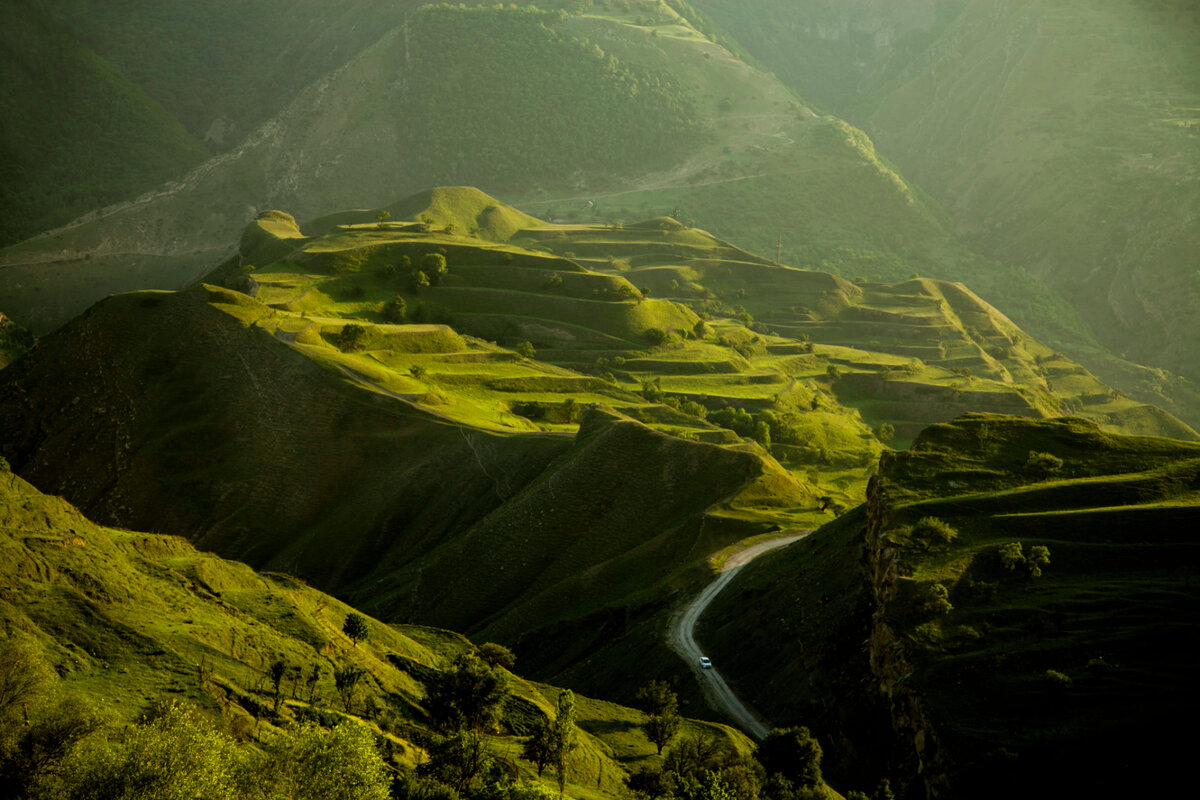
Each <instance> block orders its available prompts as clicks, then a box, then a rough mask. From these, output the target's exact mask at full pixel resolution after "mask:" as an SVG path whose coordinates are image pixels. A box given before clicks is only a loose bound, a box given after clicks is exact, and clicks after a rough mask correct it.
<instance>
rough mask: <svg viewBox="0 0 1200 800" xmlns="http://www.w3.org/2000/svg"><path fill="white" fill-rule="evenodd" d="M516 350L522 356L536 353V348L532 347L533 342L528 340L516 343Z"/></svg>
mask: <svg viewBox="0 0 1200 800" xmlns="http://www.w3.org/2000/svg"><path fill="white" fill-rule="evenodd" d="M517 352H518V353H520V354H521V357H522V358H533V357H534V356H536V355H537V350H535V349H534V347H533V343H532V342H529V341H525V342H521V343H520V344H519V345H517Z"/></svg>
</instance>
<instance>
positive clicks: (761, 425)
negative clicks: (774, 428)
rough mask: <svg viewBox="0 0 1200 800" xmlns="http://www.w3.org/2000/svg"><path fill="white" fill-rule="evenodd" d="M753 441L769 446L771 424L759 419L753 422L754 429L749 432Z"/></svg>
mask: <svg viewBox="0 0 1200 800" xmlns="http://www.w3.org/2000/svg"><path fill="white" fill-rule="evenodd" d="M751 436H752V438H753V439H754V441H756V442H758V443H759V444H761V445H762V446H763V447H770V446H771V426H770V425H768V424H767V423H766V422H765V421H764V420H759V421H758V422H756V423H754V431H753V433H752V434H751Z"/></svg>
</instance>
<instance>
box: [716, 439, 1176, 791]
mask: <svg viewBox="0 0 1200 800" xmlns="http://www.w3.org/2000/svg"><path fill="white" fill-rule="evenodd" d="M1035 454H1041V455H1038V456H1036V457H1035ZM1045 454H1049V456H1052V458H1051V457H1047V456H1046V455H1045ZM1055 459H1058V460H1057V461H1056V460H1055ZM1198 476H1200V447H1198V446H1197V445H1196V444H1194V443H1182V442H1173V441H1169V440H1163V439H1140V438H1128V437H1117V436H1109V435H1106V434H1103V433H1101V432H1100V431H1098V430H1097V429H1096V428H1095V427H1093V426H1092V425H1090V424H1088V423H1085V422H1083V421H1081V420H1069V419H1067V420H1054V421H1031V420H1020V419H1015V418H1007V417H999V416H993V415H970V416H967V417H964V418H962V419H960V420H956V421H955V422H954V423H951V424H947V425H935V426H932V427H930V428H929V429H927V430H926V431H925V432H924V433H922V435H921V436H920V437H918V439H917V441H916V442H914V444H913V447H912V449H911V451H908V452H898V453H890V454H888V455H886V456H885V457H884V458H883V459H882V461H881V465H880V475H879V478H878V479H877V480H876V481H874V482H873V484H872V489H871V491H870V493H869V497H868V502H867V504H866V505H865V506H864V507H863V508H862V509H860V510H858V511H856V512H854V514H851V515H847V516H846V517H845V518H843V519H841V520H839V521H838V522H836V523H834V524H832V525H830V526H829V527H828V528H827V529H822V530H821V531H818V532H817V533H815V534H813V535H811V536H809V537H808V538H807V539H805V540H804V541H803V542H800V543H797V544H796V545H793V546H792V547H789V548H787V549H786V550H784V551H782V552H781V553H780V554H778V555H775V556H772V557H771V558H764V559H763V560H762V562H763V563H761V564H759V563H756V564H754V565H753V566H751V567H749V568H747V570H746V571H745V574H744V575H739V577H738V579H737V580H735V582H734V583H733V584H732V585H731V587H730V589H729V590H727V592H726V593H724V594H723V595H722V596H721V597H719V598H718V599H717V601H716V602H715V603H714V607H713V610H712V612H711V616H710V617H709V618H707V622H705V623H703V625H704V626H705V628H706V630H702V634H701V638H702V639H704V640H705V641H706V642H708V643H709V645H710V648H711V650H712V651H713V653H714V658H716V659H720V660H721V661H722V662H727V663H728V670H729V671H730V672H731V673H732V674H733V675H735V676H736V677H738V678H739V683H740V685H743V686H745V687H746V691H747V693H748V694H749V697H750V699H751V701H752V702H755V703H756V704H757V703H762V704H764V705H762V706H760V707H762V708H764V709H770V708H775V709H777V711H776V713H777V715H785V714H788V713H790V714H795V715H797V716H798V717H801V718H804V719H807V720H809V721H810V722H809V724H812V725H813V726H814V727H815V728H816V729H817V730H820V731H823V732H827V733H826V734H825V735H827V736H829V738H831V739H834V740H842V739H843V737H844V739H845V740H846V741H847V742H848V745H847V748H846V751H845V752H846V754H848V755H850V757H849V758H847V760H846V761H845V762H843V763H842V764H841V765H840V767H839V768H840V769H846V770H848V771H849V772H850V773H853V771H854V770H855V768H856V765H857V766H858V767H859V768H861V765H863V764H869V763H870V762H872V761H876V760H877V758H878V754H879V753H881V752H889V751H890V752H891V754H892V759H894V760H893V761H892V763H891V765H890V766H885V767H884V768H883V769H884V771H885V772H886V771H888V770H891V774H892V776H893V779H895V778H896V777H897V776H900V775H903V776H904V780H903V783H907V784H909V785H910V791H909V795H912V796H919V795H921V794H922V793H923V792H924V791H925V790H926V787H928V788H931V789H933V790H936V791H938V792H939V793H946V794H948V795H952V796H969V797H1009V796H1012V793H1014V792H1016V793H1020V794H1022V795H1024V796H1029V797H1059V796H1062V794H1063V793H1064V792H1067V793H1070V792H1088V791H1092V792H1097V793H1100V794H1105V795H1109V794H1113V793H1119V792H1124V791H1132V792H1137V791H1141V790H1142V789H1140V788H1138V787H1161V788H1164V789H1166V788H1168V787H1171V786H1176V785H1180V784H1179V782H1180V781H1182V780H1184V776H1185V774H1186V770H1187V767H1186V763H1187V757H1186V754H1185V750H1186V747H1187V745H1186V744H1185V743H1184V742H1183V741H1182V740H1180V739H1178V738H1177V737H1175V735H1174V734H1173V733H1172V730H1173V726H1172V723H1171V722H1170V720H1171V719H1175V718H1177V717H1178V716H1179V715H1180V714H1182V715H1184V716H1186V715H1188V714H1190V713H1194V712H1195V711H1196V709H1197V707H1198V706H1200V696H1198V694H1197V692H1196V688H1195V686H1194V682H1193V681H1192V679H1191V674H1192V667H1191V655H1190V650H1189V649H1188V647H1187V646H1186V644H1185V643H1186V642H1187V641H1189V640H1191V639H1192V638H1194V637H1195V635H1196V631H1197V629H1198V626H1200V596H1198V591H1197V587H1196V586H1195V582H1194V580H1193V579H1191V578H1190V577H1189V575H1190V573H1191V572H1192V570H1193V568H1194V566H1195V563H1196V548H1197V541H1196V532H1197V530H1200V528H1198V526H1197V523H1198V522H1200V505H1198V503H1197V501H1198V500H1200V480H1198ZM925 518H935V519H937V520H941V522H943V523H946V524H948V525H950V526H951V527H952V529H953V530H954V531H955V532H956V535H954V534H951V535H950V536H949V537H948V538H944V539H938V538H936V537H933V536H931V535H930V533H929V531H931V530H934V529H933V528H930V527H928V526H927V525H926V524H924V523H921V522H920V520H923V519H925ZM1018 545H1019V547H1018ZM1041 548H1045V551H1042V550H1041ZM1006 553H1007V555H1006ZM1039 554H1041V555H1044V556H1046V557H1047V558H1048V561H1041V560H1039ZM1006 559H1007V560H1006ZM864 642H866V644H867V648H866V650H865V651H864V649H863V647H862V645H863V643H864ZM760 648H771V649H772V651H773V652H777V653H779V654H780V657H779V659H777V660H774V661H772V662H769V667H768V665H767V663H765V662H763V661H762V660H761V659H759V658H756V657H755V656H753V655H752V654H754V653H756V652H758V650H759V649H760ZM810 676H811V677H810ZM781 685H789V686H792V687H795V692H794V693H793V694H787V693H783V692H781V691H780V689H779V687H780V686H781ZM767 713H771V712H767ZM883 718H890V720H891V727H892V731H893V732H892V736H893V742H891V743H887V742H882V743H881V742H879V741H878V739H879V731H880V721H881V719H883ZM856 759H857V761H856ZM1098 759H1099V761H1098ZM1097 763H1105V764H1108V765H1109V767H1108V768H1107V769H1105V770H1103V771H1102V772H1099V773H1098V772H1096V771H1094V770H1093V768H1092V767H1093V766H1094V765H1095V764H1097ZM834 774H837V773H836V772H835V773H834Z"/></svg>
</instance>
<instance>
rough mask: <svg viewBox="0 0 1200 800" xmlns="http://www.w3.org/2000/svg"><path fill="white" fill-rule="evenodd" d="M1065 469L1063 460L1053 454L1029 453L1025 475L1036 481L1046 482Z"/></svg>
mask: <svg viewBox="0 0 1200 800" xmlns="http://www.w3.org/2000/svg"><path fill="white" fill-rule="evenodd" d="M1062 468H1063V460H1062V459H1061V458H1059V457H1058V456H1056V455H1054V454H1053V453H1039V452H1036V451H1033V450H1030V451H1029V459H1028V460H1027V461H1026V462H1025V469H1024V471H1025V474H1026V475H1028V476H1029V477H1031V478H1033V479H1034V480H1039V481H1040V480H1045V479H1046V478H1049V477H1050V476H1051V475H1054V474H1055V473H1057V472H1059V471H1060V470H1061V469H1062Z"/></svg>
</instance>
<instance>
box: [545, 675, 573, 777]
mask: <svg viewBox="0 0 1200 800" xmlns="http://www.w3.org/2000/svg"><path fill="white" fill-rule="evenodd" d="M550 731H551V736H552V739H551V741H552V743H553V746H554V766H555V769H556V770H557V772H558V776H557V777H558V796H559V797H562V796H563V794H564V793H565V792H566V789H567V757H568V756H569V755H571V751H572V750H574V749H575V748H576V747H578V746H579V742H578V741H577V740H576V738H575V694H574V693H573V692H572V691H571V690H570V689H567V690H565V691H563V692H562V693H561V694H560V695H559V696H558V713H557V714H556V715H555V717H554V722H552V723H551V725H550Z"/></svg>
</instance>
